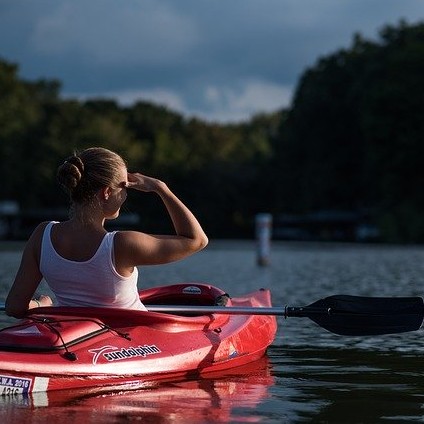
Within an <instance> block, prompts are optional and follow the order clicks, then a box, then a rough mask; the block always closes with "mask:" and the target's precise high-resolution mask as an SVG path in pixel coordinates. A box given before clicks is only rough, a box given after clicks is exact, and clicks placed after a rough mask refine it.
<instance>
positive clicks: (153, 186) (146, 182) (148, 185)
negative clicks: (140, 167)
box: [126, 172, 165, 192]
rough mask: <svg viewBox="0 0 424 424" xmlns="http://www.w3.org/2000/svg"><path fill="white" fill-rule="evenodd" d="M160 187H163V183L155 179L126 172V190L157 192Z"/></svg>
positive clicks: (137, 173)
mask: <svg viewBox="0 0 424 424" xmlns="http://www.w3.org/2000/svg"><path fill="white" fill-rule="evenodd" d="M161 186H162V187H163V186H165V183H164V182H162V181H160V180H158V179H156V178H152V177H148V176H147V175H143V174H140V173H139V172H134V173H130V172H128V183H127V185H126V187H127V188H133V189H135V190H140V191H145V192H157V191H159V189H160V187H161Z"/></svg>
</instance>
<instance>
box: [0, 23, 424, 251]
mask: <svg viewBox="0 0 424 424" xmlns="http://www.w3.org/2000/svg"><path fill="white" fill-rule="evenodd" d="M423 71H424V24H421V23H419V24H415V25H408V24H407V23H406V22H404V21H401V22H399V24H398V25H395V26H392V25H387V26H385V27H383V28H382V29H381V30H380V32H379V36H378V38H377V39H375V40H368V39H365V38H363V37H362V36H361V35H360V34H355V35H354V37H353V39H352V44H351V45H350V46H349V47H347V48H344V49H340V50H338V51H336V52H334V53H332V54H330V55H327V56H325V57H321V58H319V60H317V62H316V63H315V64H314V65H313V66H311V67H310V68H308V69H306V70H305V71H304V72H303V73H302V75H301V76H300V79H299V82H298V84H297V87H296V91H295V95H294V100H293V104H292V105H291V107H290V108H288V109H285V110H279V111H276V112H275V113H271V114H260V115H257V116H254V117H252V118H251V119H250V120H249V121H247V122H244V123H238V124H225V125H224V124H218V123H210V122H204V121H202V120H200V119H196V118H186V117H184V116H182V115H181V114H179V113H177V112H175V111H172V110H169V109H167V108H165V107H161V106H157V105H154V104H152V103H149V102H143V101H139V102H137V103H135V104H134V105H132V106H129V107H122V106H119V105H118V104H117V103H116V102H115V101H113V100H108V99H93V100H88V101H78V100H71V99H64V98H63V97H62V96H61V95H60V90H61V84H60V81H57V80H45V79H40V80H37V81H28V80H24V79H22V78H20V77H19V66H18V65H17V64H14V63H10V62H8V61H7V60H5V59H2V60H0V160H1V167H0V178H1V181H2V182H3V183H2V184H1V185H0V200H5V199H8V200H16V201H17V202H18V203H19V205H20V207H21V208H22V209H37V208H45V207H49V208H52V207H66V206H67V198H66V196H65V195H64V194H61V192H60V189H59V188H58V186H57V184H56V181H55V172H56V169H57V166H58V165H59V163H60V162H61V161H62V160H63V159H64V158H65V157H67V156H69V155H70V154H71V153H72V152H73V151H74V150H80V149H83V148H85V147H89V146H103V147H107V148H110V149H112V150H115V151H117V152H119V153H120V154H122V155H123V156H124V157H125V158H126V159H127V162H128V167H129V169H130V170H138V171H140V172H143V173H146V174H149V175H153V176H157V177H159V178H162V179H164V180H166V181H167V182H168V184H169V185H170V186H172V188H173V189H174V190H175V191H176V192H177V193H178V194H179V195H180V196H181V198H182V199H183V200H184V201H185V202H187V203H188V204H189V205H190V207H192V209H193V211H194V212H195V214H196V215H197V216H198V217H199V219H200V220H201V222H202V224H203V225H204V227H205V229H206V231H207V233H208V235H209V236H210V237H247V236H252V234H253V229H252V228H253V217H254V216H255V214H256V213H258V212H264V211H265V212H270V213H272V214H274V215H278V214H282V213H290V214H294V215H299V214H305V213H308V212H311V211H317V210H344V211H363V212H364V213H366V214H367V216H368V219H369V220H370V221H371V222H372V223H373V224H375V225H376V226H377V227H378V228H379V230H380V233H381V239H382V240H384V241H389V242H407V243H411V242H423V241H424V220H423V218H422V217H423V213H424V192H423V190H422V182H424V171H423V166H422V161H423V159H422V158H423V157H424V155H423V153H424V152H423V150H424V121H423V116H424V114H423V112H424V78H423V75H424V72H423ZM160 207H161V206H160V204H159V203H158V202H156V201H155V199H154V198H153V197H152V198H151V199H150V198H149V199H148V200H146V197H145V196H131V195H130V196H129V199H128V204H127V206H126V207H125V209H126V211H129V212H136V213H139V214H140V215H141V217H142V224H141V225H142V227H143V229H144V230H146V231H148V230H150V229H151V230H155V231H156V230H157V231H161V230H164V229H165V226H167V225H169V224H168V221H167V219H166V217H164V216H163V215H161V214H160V213H158V208H160Z"/></svg>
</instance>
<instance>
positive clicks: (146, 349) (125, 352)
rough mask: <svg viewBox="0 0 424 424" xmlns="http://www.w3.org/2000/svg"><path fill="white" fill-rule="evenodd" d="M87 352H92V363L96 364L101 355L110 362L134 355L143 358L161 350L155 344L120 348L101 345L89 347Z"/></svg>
mask: <svg viewBox="0 0 424 424" xmlns="http://www.w3.org/2000/svg"><path fill="white" fill-rule="evenodd" d="M89 352H90V353H92V354H94V357H93V365H96V364H97V361H98V360H99V358H100V357H101V356H103V358H105V359H106V360H108V361H109V362H112V361H121V360H122V359H130V358H135V357H142V358H145V357H146V356H148V355H156V354H157V353H161V352H162V351H161V350H160V349H159V348H158V347H157V346H156V345H144V346H137V347H128V348H122V349H119V348H118V347H116V346H103V347H100V348H98V349H90V350H89Z"/></svg>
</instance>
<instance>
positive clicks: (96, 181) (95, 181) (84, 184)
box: [57, 147, 126, 203]
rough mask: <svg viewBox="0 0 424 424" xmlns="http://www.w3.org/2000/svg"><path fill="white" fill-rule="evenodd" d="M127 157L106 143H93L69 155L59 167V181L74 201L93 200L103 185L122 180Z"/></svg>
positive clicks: (108, 185)
mask: <svg viewBox="0 0 424 424" xmlns="http://www.w3.org/2000/svg"><path fill="white" fill-rule="evenodd" d="M123 168H126V165H125V161H124V160H123V159H122V158H121V156H119V155H118V154H117V153H115V152H112V151H111V150H108V149H105V148H103V147H91V148H89V149H86V150H83V151H82V152H80V153H75V154H74V155H73V156H70V157H68V158H67V159H66V160H65V162H63V164H62V165H60V166H59V168H58V170H57V179H58V181H59V183H60V185H61V186H62V187H63V188H64V189H65V190H66V191H67V192H68V193H69V195H70V198H71V200H72V202H74V203H86V202H89V201H91V200H92V199H93V198H94V196H95V195H96V194H97V193H98V191H99V190H100V189H102V188H104V187H113V186H117V185H119V184H120V183H121V180H122V169H123Z"/></svg>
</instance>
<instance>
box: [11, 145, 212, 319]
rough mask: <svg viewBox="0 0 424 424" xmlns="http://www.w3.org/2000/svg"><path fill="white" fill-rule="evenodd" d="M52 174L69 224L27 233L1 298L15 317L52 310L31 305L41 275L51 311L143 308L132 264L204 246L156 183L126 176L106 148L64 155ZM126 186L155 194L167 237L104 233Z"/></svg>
mask: <svg viewBox="0 0 424 424" xmlns="http://www.w3.org/2000/svg"><path fill="white" fill-rule="evenodd" d="M57 177H58V181H59V183H60V184H61V185H62V186H63V187H64V188H65V189H66V190H67V191H68V193H69V195H70V200H71V213H70V219H69V220H68V221H64V222H43V223H41V224H39V225H38V227H37V228H36V229H35V230H34V232H33V234H32V235H31V237H30V239H29V241H28V243H27V245H26V247H25V249H24V252H23V255H22V260H21V264H20V267H19V269H18V272H17V275H16V277H15V281H14V283H13V285H12V288H11V289H10V292H9V295H8V297H7V299H6V313H7V314H8V315H10V316H14V317H16V318H21V317H23V316H24V315H25V314H26V312H27V310H28V309H31V308H34V307H38V306H50V305H52V301H51V299H50V297H49V296H40V298H39V299H38V300H34V299H32V300H31V298H32V296H33V295H34V293H35V291H36V289H37V287H38V285H39V283H40V281H41V279H42V278H44V279H45V280H46V282H47V284H48V285H49V287H50V289H51V290H52V292H53V293H54V294H55V297H56V302H57V304H58V305H59V306H99V307H102V306H103V307H105V306H106V307H107V306H109V307H116V308H128V309H138V310H145V307H144V306H143V304H142V303H141V301H140V299H139V296H138V290H137V277H138V270H137V266H139V265H156V264H164V263H168V262H172V261H176V260H179V259H182V258H184V257H186V256H188V255H190V254H192V253H195V252H197V251H199V250H201V249H203V248H204V247H205V246H206V245H207V243H208V239H207V236H206V234H205V233H204V231H203V229H202V227H201V226H200V224H199V222H198V221H197V219H196V218H195V217H194V215H193V214H192V213H191V212H190V210H189V209H188V208H187V207H186V206H185V205H184V204H183V203H182V202H181V200H179V199H178V198H177V196H175V194H173V193H172V191H171V190H170V189H169V188H168V187H167V185H166V184H165V183H164V182H162V181H160V180H157V179H155V178H151V177H147V176H145V175H142V174H139V173H129V172H128V171H127V167H126V165H125V162H124V160H123V159H122V158H121V157H120V156H119V155H118V154H116V153H114V152H112V151H110V150H107V149H104V148H101V147H93V148H89V149H86V150H84V151H83V152H81V153H80V154H75V155H74V156H71V157H69V158H68V159H66V160H65V162H64V163H63V164H62V165H60V166H59V168H58V172H57ZM127 189H133V190H138V191H143V192H154V193H156V194H157V195H158V196H159V197H160V198H161V199H162V202H163V203H164V205H165V207H166V209H167V211H168V214H169V216H170V217H171V220H172V223H173V226H174V229H175V235H150V234H146V233H142V232H139V231H114V232H107V231H106V229H105V227H104V224H105V220H107V219H115V218H117V217H118V215H119V211H120V208H121V206H122V204H123V203H124V201H125V199H126V198H127Z"/></svg>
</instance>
